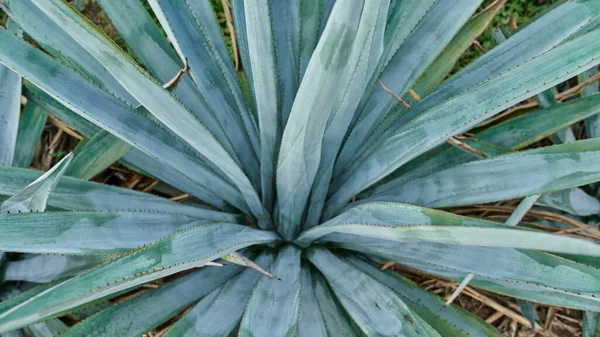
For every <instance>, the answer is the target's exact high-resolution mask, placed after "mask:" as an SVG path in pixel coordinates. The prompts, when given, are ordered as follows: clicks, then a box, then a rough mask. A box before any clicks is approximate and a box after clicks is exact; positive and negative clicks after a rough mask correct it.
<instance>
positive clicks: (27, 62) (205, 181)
mask: <svg viewBox="0 0 600 337" xmlns="http://www.w3.org/2000/svg"><path fill="white" fill-rule="evenodd" d="M0 40H2V43H3V44H4V45H5V46H6V47H7V48H2V50H0V53H1V54H2V55H0V62H6V63H9V62H10V65H11V67H16V68H17V69H18V70H17V71H19V72H20V73H21V75H24V77H26V78H28V79H29V80H30V81H32V82H33V83H35V84H36V85H41V87H43V88H44V90H46V91H47V92H48V93H49V94H51V95H52V96H53V97H54V98H56V99H58V100H59V101H61V102H62V103H64V104H66V105H68V106H69V107H70V108H71V109H73V110H74V111H75V112H77V113H78V114H80V115H81V116H83V117H84V118H86V119H88V120H90V121H92V122H93V123H96V124H98V125H100V126H102V127H103V128H105V129H106V130H108V131H110V132H111V133H113V134H114V135H115V136H117V137H119V138H121V139H123V140H125V141H127V142H128V143H130V144H131V145H133V146H136V147H137V148H138V149H140V150H142V151H144V152H145V153H146V154H148V155H150V156H151V157H153V158H154V159H156V160H160V161H161V162H162V163H163V164H166V165H169V166H170V167H171V168H172V169H173V170H175V171H178V172H181V173H182V174H185V175H186V176H188V177H190V179H193V180H195V181H197V182H198V183H199V184H201V185H202V186H204V187H205V188H206V189H207V190H208V191H207V192H208V195H210V194H211V193H212V194H216V196H215V197H219V196H222V197H223V198H226V199H227V201H228V202H230V203H231V204H232V205H235V206H237V207H238V208H240V209H245V203H244V200H243V198H242V197H241V196H240V195H239V191H237V190H236V189H235V187H233V186H231V185H229V183H228V182H227V181H224V179H223V178H221V177H220V176H219V175H217V174H216V173H214V172H213V171H212V170H211V169H209V168H208V167H206V164H204V163H203V162H202V161H200V160H199V159H198V158H197V156H195V155H194V153H193V151H192V150H191V149H189V148H188V147H186V146H185V145H184V144H182V143H180V142H179V141H178V140H177V139H176V138H174V137H173V136H172V135H171V134H169V133H168V132H167V131H166V130H164V129H163V128H161V127H159V126H158V125H157V124H156V123H155V122H154V121H152V120H150V119H148V118H146V116H145V115H143V114H142V113H140V112H139V111H136V110H134V109H133V107H131V106H129V105H127V104H125V103H124V102H122V101H120V100H119V99H117V98H115V97H114V96H112V95H111V94H109V93H108V92H105V91H103V90H101V89H99V88H98V87H96V86H95V85H94V84H92V83H90V82H88V81H87V80H85V79H84V78H82V77H81V76H79V75H78V74H77V73H75V72H74V71H72V70H71V69H69V68H67V67H65V66H63V65H61V64H60V63H57V62H56V60H54V59H52V58H50V57H48V56H47V55H46V54H44V53H43V52H41V51H39V50H37V49H35V48H33V47H32V46H30V45H29V44H27V43H25V42H24V41H22V40H20V39H17V38H13V36H11V35H10V34H6V31H5V30H3V29H0ZM26 55H28V56H26ZM32 62H34V63H35V64H38V65H39V66H40V68H39V69H38V70H39V71H32V67H31V64H32ZM161 90H162V89H161ZM205 200H206V201H207V202H211V200H212V199H211V198H206V199H205Z"/></svg>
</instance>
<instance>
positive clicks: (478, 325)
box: [344, 256, 502, 337]
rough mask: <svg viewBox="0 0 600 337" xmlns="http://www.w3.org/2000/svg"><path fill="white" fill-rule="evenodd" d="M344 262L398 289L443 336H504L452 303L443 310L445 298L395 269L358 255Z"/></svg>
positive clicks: (404, 298)
mask: <svg viewBox="0 0 600 337" xmlns="http://www.w3.org/2000/svg"><path fill="white" fill-rule="evenodd" d="M344 261H346V262H348V263H350V264H351V265H353V266H354V267H356V268H358V269H360V270H361V271H363V272H364V273H366V274H368V275H369V276H371V277H373V278H374V279H376V280H377V281H379V282H381V283H383V284H384V285H386V286H388V287H389V288H390V289H392V290H394V291H395V292H396V294H398V295H399V296H400V297H401V298H402V300H403V301H404V302H406V303H407V304H408V305H409V306H410V308H411V309H412V310H414V311H415V312H416V313H417V314H418V315H419V316H421V317H422V318H423V319H424V320H425V321H426V322H427V323H429V324H430V325H431V326H432V327H433V328H435V329H436V330H437V331H438V332H439V333H440V334H441V335H442V336H456V337H458V336H461V337H492V336H493V337H500V336H502V334H500V332H498V330H496V328H494V327H493V326H492V325H490V324H488V323H486V322H485V321H483V320H482V319H481V318H479V317H478V316H476V315H475V314H472V313H471V312H469V311H467V310H465V309H463V308H461V307H459V306H458V305H455V304H451V305H450V306H448V307H446V308H445V309H444V310H443V311H441V310H440V308H442V307H443V305H444V302H445V300H444V299H443V298H441V297H439V296H436V295H434V294H432V293H430V292H428V291H425V290H423V289H422V288H421V287H419V286H418V285H416V284H414V283H413V282H411V281H409V280H408V279H406V278H404V277H402V276H400V275H399V274H398V273H396V272H393V271H385V272H383V271H380V270H379V269H378V268H376V267H375V266H373V265H372V264H370V263H368V262H365V261H363V260H361V259H358V258H356V257H350V256H346V257H345V258H344Z"/></svg>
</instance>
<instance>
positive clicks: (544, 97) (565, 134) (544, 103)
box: [493, 29, 576, 326]
mask: <svg viewBox="0 0 600 337" xmlns="http://www.w3.org/2000/svg"><path fill="white" fill-rule="evenodd" d="M509 34H510V33H508V32H506V33H505V30H502V29H500V30H496V31H494V34H493V35H494V38H495V40H496V42H497V43H502V42H504V41H506V39H507V35H509ZM555 91H556V88H550V89H548V90H546V91H542V92H541V93H539V94H538V95H537V96H535V100H536V101H537V102H538V104H539V105H540V106H541V107H542V108H551V107H553V106H556V105H558V104H559V102H558V100H557V99H556V97H555V95H556V92H555ZM552 140H553V141H554V142H555V143H558V144H561V143H569V142H574V141H575V140H576V138H575V134H573V130H571V128H570V127H566V128H564V129H561V130H559V131H558V132H556V133H555V134H553V135H552ZM532 326H533V325H532Z"/></svg>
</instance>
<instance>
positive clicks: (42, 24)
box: [4, 0, 137, 105]
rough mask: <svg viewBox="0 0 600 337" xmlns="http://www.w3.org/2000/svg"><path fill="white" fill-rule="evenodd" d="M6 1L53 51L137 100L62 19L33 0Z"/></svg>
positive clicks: (17, 17) (24, 25) (30, 31)
mask: <svg viewBox="0 0 600 337" xmlns="http://www.w3.org/2000/svg"><path fill="white" fill-rule="evenodd" d="M4 3H5V4H6V6H7V7H8V8H9V9H10V13H9V15H10V17H11V18H12V19H13V20H15V22H17V23H18V24H19V25H20V26H21V27H22V28H23V30H25V32H26V33H27V35H29V36H31V37H32V38H33V39H34V40H35V41H36V42H37V43H39V44H40V45H41V46H42V47H43V48H44V49H45V50H47V51H48V52H49V53H50V54H52V55H53V56H55V57H57V58H58V59H59V60H61V61H62V62H64V63H65V64H67V65H68V66H70V67H71V68H74V69H76V70H77V71H78V72H79V73H81V74H83V75H84V76H86V77H87V78H88V79H89V80H90V81H92V82H94V83H96V84H97V85H98V86H99V87H101V88H104V89H108V90H110V91H112V92H114V93H115V94H116V95H117V96H119V97H120V98H121V99H123V100H124V101H126V102H127V103H129V104H133V105H135V104H137V102H136V100H135V99H134V98H133V96H131V95H130V94H129V93H128V92H127V91H126V90H125V89H124V88H123V86H121V85H120V84H119V82H117V81H116V80H115V78H114V77H113V76H112V75H111V74H110V73H109V72H108V71H106V69H105V68H104V67H103V66H102V65H101V64H100V63H99V62H98V61H96V60H95V59H94V57H92V55H90V54H89V53H88V52H87V51H85V49H83V48H82V47H81V46H79V45H78V44H77V42H76V41H75V40H74V39H72V38H71V37H69V35H68V34H66V33H65V32H64V31H63V30H62V29H61V28H60V23H59V24H55V23H54V22H52V20H50V19H49V18H48V17H47V16H46V15H44V13H43V12H42V11H41V10H39V9H38V8H37V7H36V6H35V5H34V4H33V2H32V1H31V0H6V1H4ZM49 32H52V34H48V33H49Z"/></svg>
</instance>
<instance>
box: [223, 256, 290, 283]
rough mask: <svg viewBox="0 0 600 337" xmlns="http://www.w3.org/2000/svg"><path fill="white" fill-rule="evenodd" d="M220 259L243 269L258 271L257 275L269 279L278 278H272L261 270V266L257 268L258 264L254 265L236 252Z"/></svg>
mask: <svg viewBox="0 0 600 337" xmlns="http://www.w3.org/2000/svg"><path fill="white" fill-rule="evenodd" d="M221 259H223V260H225V261H227V262H231V263H234V264H237V265H240V266H244V267H248V268H251V269H254V270H256V271H258V272H259V273H261V274H263V275H265V276H267V277H271V278H276V279H279V277H277V276H273V275H271V274H270V273H269V272H267V271H266V270H264V269H263V268H261V266H259V265H258V264H256V263H254V262H253V261H252V260H250V259H249V258H247V257H245V256H244V255H242V254H240V253H238V252H234V253H231V254H227V255H225V256H223V257H221Z"/></svg>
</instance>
